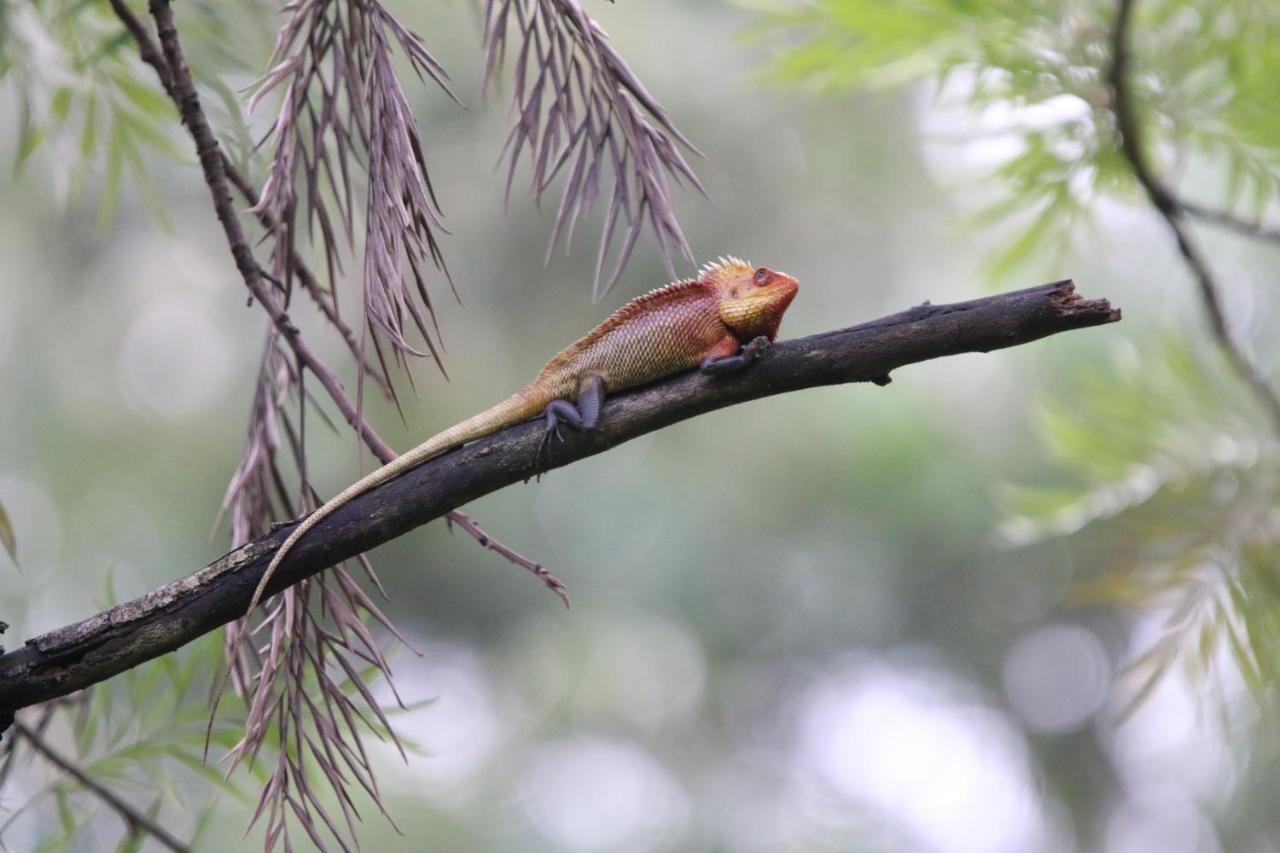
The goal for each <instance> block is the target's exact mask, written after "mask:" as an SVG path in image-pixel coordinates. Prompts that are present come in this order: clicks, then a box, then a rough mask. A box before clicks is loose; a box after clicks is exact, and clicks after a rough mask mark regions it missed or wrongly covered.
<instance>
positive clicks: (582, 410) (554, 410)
mask: <svg viewBox="0 0 1280 853" xmlns="http://www.w3.org/2000/svg"><path fill="white" fill-rule="evenodd" d="M603 405H604V380H603V379H601V378H600V377H599V376H588V377H587V378H586V379H584V380H582V384H581V385H580V386H579V387H578V403H577V405H576V406H575V405H574V404H573V403H571V402H569V401H568V400H552V401H551V402H550V403H548V404H547V407H546V408H545V409H543V418H544V419H545V420H546V432H545V433H544V434H543V436H542V443H541V444H539V445H538V459H537V467H539V468H541V467H542V465H541V462H542V455H543V453H544V452H545V453H546V454H547V456H548V457H550V455H551V437H552V436H553V435H554V436H555V437H556V438H557V439H559V440H560V441H563V440H564V436H562V435H561V434H560V424H562V423H564V424H568V425H569V426H570V427H572V428H573V429H575V430H577V431H579V432H586V431H587V430H591V429H595V427H596V424H597V423H599V421H600V408H601V406H603Z"/></svg>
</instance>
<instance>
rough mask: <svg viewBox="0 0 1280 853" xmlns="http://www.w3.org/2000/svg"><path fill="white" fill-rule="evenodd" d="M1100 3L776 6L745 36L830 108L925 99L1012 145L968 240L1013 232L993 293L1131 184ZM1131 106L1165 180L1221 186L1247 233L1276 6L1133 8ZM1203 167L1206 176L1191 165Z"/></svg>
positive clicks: (1278, 117)
mask: <svg viewBox="0 0 1280 853" xmlns="http://www.w3.org/2000/svg"><path fill="white" fill-rule="evenodd" d="M1115 8H1116V4H1115V3H1114V2H1113V0H1033V2H1024V1H1023V0H994V2H988V1H987V0H972V2H966V0H905V2H892V3H891V2H884V0H817V2H813V3H810V2H805V3H796V4H793V3H784V4H782V8H781V9H780V10H777V11H774V12H772V13H770V14H767V15H766V17H765V18H764V21H763V23H762V24H761V25H759V27H758V28H757V30H756V32H757V34H758V35H760V36H762V37H776V36H777V35H778V33H779V31H781V32H782V33H784V34H785V35H786V36H787V37H788V38H789V39H791V40H792V41H793V42H794V45H793V46H792V47H791V48H790V49H789V50H788V51H787V52H786V53H785V54H784V55H783V56H782V57H781V58H780V59H779V60H778V61H777V62H776V63H775V65H774V67H773V71H772V76H773V78H774V79H775V80H777V81H779V82H781V83H784V84H788V85H803V86H806V87H811V88H816V89H818V90H819V91H824V92H833V91H841V90H848V89H858V88H863V89H866V88H884V87H888V86H901V85H904V84H911V83H922V82H923V83H928V84H929V85H930V87H931V88H932V89H933V90H934V92H935V96H936V97H938V98H941V99H947V98H955V99H958V100H960V101H962V102H963V103H964V104H965V105H966V106H967V108H968V109H969V110H971V111H972V112H973V113H974V114H977V115H982V114H983V112H984V111H991V110H992V109H993V108H999V118H998V119H996V121H997V122H998V124H996V125H995V126H993V127H988V128H987V129H986V131H985V132H990V133H993V134H1006V135H1009V136H1011V137H1013V138H1016V140H1017V141H1018V143H1019V148H1020V151H1019V152H1018V153H1016V154H1014V155H1013V156H1011V157H1009V158H1008V159H1007V161H1006V162H1004V163H1003V164H1001V165H1000V166H999V167H998V168H996V169H995V170H994V172H993V173H992V174H991V175H989V176H987V177H986V179H985V180H986V182H988V183H990V184H994V185H995V186H996V187H998V188H999V190H998V192H999V193H1000V195H1001V197H1000V198H998V199H996V200H995V201H992V202H990V203H988V204H987V205H986V206H985V207H984V208H983V209H982V210H980V211H979V212H978V213H977V214H976V216H975V224H978V225H982V224H989V223H993V222H999V221H1003V220H1006V219H1010V218H1012V219H1013V220H1015V221H1016V222H1018V223H1019V224H1020V227H1021V228H1022V235H1021V237H1020V238H1018V239H1013V240H1010V241H1008V242H1007V244H1006V245H1005V246H1004V247H1003V248H1001V249H1000V250H999V251H998V252H997V253H996V254H995V255H994V257H993V258H992V261H991V271H992V274H993V275H994V276H995V277H997V278H1005V277H1007V276H1008V275H1009V274H1010V273H1012V272H1014V271H1018V270H1021V269H1025V267H1026V265H1027V263H1028V262H1029V261H1031V260H1033V259H1037V260H1043V257H1044V256H1045V253H1046V252H1058V253H1059V256H1061V251H1062V249H1063V248H1064V247H1066V246H1068V245H1069V244H1070V243H1071V241H1072V240H1074V239H1079V238H1080V237H1082V236H1087V235H1089V234H1090V233H1095V232H1092V231H1091V226H1093V225H1094V219H1095V216H1096V212H1097V209H1098V203H1099V201H1100V200H1102V199H1103V198H1106V197H1109V196H1112V197H1121V198H1130V197H1132V196H1133V195H1134V193H1135V190H1136V184H1135V182H1134V180H1133V177H1132V174H1131V172H1130V170H1129V168H1128V165H1127V164H1126V163H1125V161H1124V159H1123V157H1122V156H1121V155H1120V153H1119V151H1118V150H1117V147H1116V145H1115V141H1114V121H1113V119H1112V116H1111V113H1110V111H1109V102H1110V93H1109V92H1108V90H1107V82H1106V68H1107V64H1108V63H1109V61H1110V56H1111V47H1110V43H1109V42H1110V38H1111V23H1112V20H1113V19H1114V17H1115ZM1137 8H1138V15H1137V17H1138V20H1137V23H1136V25H1135V33H1136V36H1137V38H1138V44H1137V45H1136V49H1135V51H1134V52H1135V62H1136V64H1137V69H1136V72H1135V74H1134V78H1135V81H1136V84H1135V89H1136V91H1135V96H1136V101H1137V103H1138V108H1139V117H1140V120H1141V121H1142V122H1143V124H1144V125H1146V126H1147V127H1148V128H1149V130H1148V135H1147V144H1148V145H1150V146H1151V147H1153V148H1154V149H1156V150H1158V151H1160V152H1162V153H1164V152H1170V153H1171V157H1170V158H1169V163H1168V164H1167V165H1168V170H1169V172H1170V173H1171V174H1172V175H1174V176H1175V177H1177V176H1179V175H1181V174H1183V173H1184V172H1185V171H1187V170H1188V169H1190V168H1191V167H1193V166H1195V167H1203V166H1206V165H1208V166H1210V167H1212V168H1215V169H1222V170H1225V172H1226V177H1225V180H1214V181H1213V182H1211V185H1210V187H1208V188H1207V189H1206V188H1205V187H1203V186H1198V187H1197V189H1198V190H1202V191H1205V192H1206V193H1207V195H1208V196H1209V197H1208V198H1207V199H1205V200H1206V201H1207V202H1209V203H1211V204H1223V205H1226V206H1227V207H1228V208H1231V209H1234V210H1236V211H1238V212H1239V213H1240V214H1241V215H1242V216H1244V217H1245V218H1248V219H1256V218H1257V217H1259V216H1261V214H1262V213H1263V211H1264V210H1265V209H1266V207H1267V205H1268V204H1270V203H1271V202H1273V201H1274V200H1275V199H1276V198H1277V197H1278V195H1280V183H1278V182H1280V111H1277V110H1276V109H1275V100H1276V80H1278V79H1280V51H1277V50H1276V49H1275V45H1276V44H1277V42H1280V6H1278V5H1276V4H1274V3H1270V2H1265V0H1151V1H1150V2H1143V3H1140V4H1138V7H1137ZM1192 158H1203V159H1204V160H1205V161H1207V163H1203V162H1202V163H1191V162H1189V161H1190V160H1191V159H1192Z"/></svg>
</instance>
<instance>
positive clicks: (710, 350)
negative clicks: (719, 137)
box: [249, 258, 799, 612]
mask: <svg viewBox="0 0 1280 853" xmlns="http://www.w3.org/2000/svg"><path fill="white" fill-rule="evenodd" d="M798 287H799V285H798V283H797V282H796V280H795V279H794V278H792V277H791V276H788V275H786V274H784V273H778V272H774V271H773V270H770V269H767V268H765V267H760V268H753V267H751V266H750V265H749V264H747V263H745V262H744V261H740V260H738V259H736V258H728V259H725V258H721V259H720V261H719V263H716V264H711V265H708V266H707V267H704V268H703V270H702V274H701V275H700V276H699V277H698V278H695V279H690V280H688V281H682V282H677V283H676V284H672V285H668V286H667V287H664V288H661V289H659V290H654V291H652V292H650V293H646V294H645V295H643V296H640V297H637V298H636V299H634V300H632V301H631V302H629V303H627V304H626V305H624V306H623V307H622V308H619V309H618V310H617V311H615V312H614V313H613V314H612V315H611V316H610V317H609V318H608V319H606V320H605V321H604V322H603V323H601V324H600V325H599V326H596V327H595V328H594V329H592V330H591V331H590V332H589V333H588V334H587V335H585V336H584V337H582V338H580V339H579V340H578V341H576V342H574V343H573V344H571V345H570V346H568V347H566V348H565V349H564V350H563V351H561V352H560V354H559V355H557V356H556V357H555V358H553V359H551V361H549V362H548V363H547V365H546V367H544V368H543V369H542V371H541V372H540V373H539V374H538V376H537V378H536V379H534V380H533V382H531V383H529V384H528V385H527V386H525V387H524V388H522V389H521V390H519V391H517V392H516V393H515V394H513V395H511V396H510V397H508V398H507V399H506V400H504V401H502V402H501V403H499V404H498V405H496V406H494V407H493V408H491V409H488V410H486V411H484V412H481V413H480V414H478V415H476V416H474V417H472V418H469V419H467V420H465V421H463V422H462V423H460V424H457V425H456V426H453V427H450V428H449V429H447V430H445V431H444V432H441V433H438V434H437V435H435V436H432V437H431V438H429V439H427V440H426V441H424V442H423V443H422V444H420V445H418V446H417V447H415V448H413V449H412V450H410V451H409V452H407V453H405V454H403V455H402V456H399V457H397V458H396V459H394V460H392V461H391V462H388V463H387V464H386V465H384V466H382V467H381V468H379V469H377V470H376V471H374V472H372V473H371V474H369V475H368V476H366V477H364V478H363V479H361V480H358V481H357V482H355V483H353V484H352V485H350V486H348V487H347V488H346V489H344V490H343V491H341V492H339V493H338V494H337V495H336V496H335V497H334V498H332V499H331V500H329V501H328V502H327V503H325V504H324V505H323V506H321V507H320V508H319V509H317V510H316V511H315V512H313V513H312V514H311V515H310V516H308V517H307V518H306V519H305V520H304V521H303V522H302V523H301V524H299V525H298V527H297V528H295V529H294V531H293V532H292V533H291V534H290V535H289V537H288V538H287V539H285V541H284V544H283V545H281V546H280V548H279V550H278V551H276V553H275V556H274V557H273V558H272V560H271V563H270V565H269V566H268V567H267V571H266V572H265V573H264V574H263V576H262V579H261V581H259V583H258V587H257V590H256V591H255V592H254V596H253V602H252V603H251V604H250V606H249V610H250V612H252V610H253V609H254V607H256V606H257V604H258V602H259V600H260V599H261V597H262V593H263V591H264V590H265V589H266V586H267V582H268V581H269V580H270V579H271V577H272V575H273V574H274V573H275V570H276V568H277V567H278V566H279V565H280V562H281V561H282V560H283V559H284V557H285V555H286V554H288V553H289V551H290V549H291V548H292V547H293V545H294V543H296V542H297V541H298V540H299V539H300V538H301V537H302V536H303V535H305V534H306V533H307V531H308V530H310V529H311V528H312V527H314V526H315V525H316V523H317V522H319V521H320V520H321V519H323V518H325V517H326V516H328V515H330V514H331V513H332V512H333V511H334V510H336V509H338V508H339V507H341V506H342V505H344V504H346V503H347V502H349V501H350V500H352V499H353V498H355V497H357V496H359V495H362V494H364V493H365V492H367V491H369V490H370V489H372V488H374V487H375V486H378V485H381V484H382V483H385V482H387V481H388V480H390V479H392V478H394V477H397V476H399V475H400V474H402V473H404V472H405V471H408V470H410V469H411V468H416V467H417V466H419V465H421V464H422V463H423V462H426V461H427V460H428V459H431V458H432V457H434V456H438V455H439V454H441V453H444V452H445V451H447V450H452V449H453V448H455V447H459V446H461V445H463V444H466V443H468V442H471V441H475V440H477V439H480V438H484V437H485V436H487V435H491V434H493V433H495V432H497V431H499V430H501V429H503V428H505V427H508V426H511V425H513V424H517V423H521V422H523V421H527V420H529V419H530V418H533V417H536V416H538V415H540V414H542V415H545V417H546V420H547V430H548V433H550V432H551V431H552V430H554V429H556V427H557V425H558V424H559V423H561V422H563V423H567V424H569V425H570V426H572V427H574V428H575V429H591V428H592V427H594V426H595V423H596V420H597V418H598V417H599V414H600V406H601V404H602V402H603V400H604V395H605V393H606V392H608V393H612V392H616V391H621V390H623V389H626V388H633V387H635V386H637V385H643V384H645V383H647V382H653V381H654V380H657V379H661V378H663V377H664V376H670V375H671V374H673V373H679V372H681V371H684V370H691V369H693V368H695V367H700V368H701V369H703V370H704V371H706V372H707V373H712V374H717V373H725V372H729V371H732V370H737V369H740V368H742V367H745V366H746V365H747V364H750V363H751V362H752V361H753V360H754V359H755V357H756V356H758V355H759V353H760V352H761V350H762V349H763V347H764V346H765V345H766V344H767V343H768V342H770V341H772V340H773V339H774V337H775V336H776V335H777V333H778V326H779V324H780V323H781V322H782V315H783V313H784V312H785V311H786V310H787V306H788V305H790V304H791V300H792V299H794V298H795V295H796V292H797V289H798Z"/></svg>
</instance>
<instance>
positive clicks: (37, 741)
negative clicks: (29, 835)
mask: <svg viewBox="0 0 1280 853" xmlns="http://www.w3.org/2000/svg"><path fill="white" fill-rule="evenodd" d="M13 730H14V732H16V733H17V734H18V735H19V736H20V737H22V738H24V739H25V740H26V741H27V743H29V744H31V748H32V749H34V750H35V751H36V752H37V753H39V754H40V755H41V756H42V757H43V758H44V759H45V760H46V761H48V762H49V763H50V764H52V765H53V766H54V767H57V768H58V769H59V770H61V771H62V772H63V773H66V774H67V775H68V776H70V777H71V778H72V779H75V780H76V782H78V783H79V784H80V785H81V786H83V787H84V789H85V790H86V791H88V792H89V793H91V794H93V795H94V796H95V797H97V798H98V799H100V800H102V801H103V802H104V803H106V804H107V805H108V806H109V807H110V808H111V810H112V811H114V812H115V813H116V814H118V815H120V818H121V819H122V820H123V821H124V823H125V826H126V827H127V829H128V831H129V835H131V836H132V835H136V834H137V833H139V832H145V833H146V834H147V835H150V836H151V837H152V838H154V839H155V840H156V841H157V842H159V843H160V844H162V845H164V846H165V847H167V848H169V849H170V850H174V851H177V853H190V850H191V848H190V847H189V846H187V845H186V844H183V843H182V842H181V841H179V840H178V839H176V838H174V837H173V836H172V835H171V834H169V831H168V830H167V829H165V828H164V827H163V826H161V825H160V824H158V823H156V822H155V821H154V820H152V819H151V818H150V817H148V816H147V815H146V814H144V813H143V812H140V811H138V810H137V809H136V808H134V807H133V806H131V805H130V804H129V803H127V802H125V801H124V800H122V799H121V798H120V797H119V795H117V794H116V793H115V792H114V791H112V790H111V789H110V788H108V787H106V786H105V785H103V784H102V783H101V782H98V781H97V780H96V779H94V778H93V776H91V775H90V774H89V773H87V772H85V770H84V768H82V767H81V766H80V765H78V764H76V763H75V762H74V761H72V760H71V759H69V758H67V757H66V756H64V755H62V754H61V753H59V752H57V751H56V750H54V749H53V748H52V747H50V746H49V744H47V743H45V740H44V738H43V737H41V736H40V735H38V734H37V733H36V732H34V731H32V730H31V729H30V728H28V727H27V725H26V723H24V722H22V721H21V720H15V721H14V723H13Z"/></svg>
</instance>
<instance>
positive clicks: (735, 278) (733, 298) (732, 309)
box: [701, 257, 800, 342]
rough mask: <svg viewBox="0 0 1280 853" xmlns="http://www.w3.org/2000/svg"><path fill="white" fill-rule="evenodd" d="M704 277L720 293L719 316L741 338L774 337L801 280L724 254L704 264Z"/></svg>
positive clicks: (748, 339)
mask: <svg viewBox="0 0 1280 853" xmlns="http://www.w3.org/2000/svg"><path fill="white" fill-rule="evenodd" d="M701 279H702V281H703V282H704V283H705V284H708V285H710V286H712V287H714V288H715V289H716V293H717V294H718V295H719V297H720V319H721V320H722V321H723V322H724V324H725V325H726V326H728V327H729V329H730V331H732V332H733V334H734V336H735V337H736V338H738V340H740V341H743V342H746V341H750V340H751V339H752V338H755V337H759V336H760V335H763V336H764V337H766V338H768V339H769V340H773V339H774V337H776V336H777V334H778V326H779V325H781V324H782V315H783V313H785V312H786V310H787V306H788V305H790V304H791V300H793V299H795V298H796V292H797V291H798V290H799V289H800V282H798V281H796V280H795V279H794V278H792V277H791V276H789V275H787V274H786V273H782V272H777V271H775V270H771V269H769V268H768V267H753V266H752V265H751V264H749V263H747V262H746V261H743V260H739V259H738V258H734V257H729V258H721V259H720V260H719V261H717V262H716V263H714V264H708V265H707V266H705V267H703V268H702V275H701Z"/></svg>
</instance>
